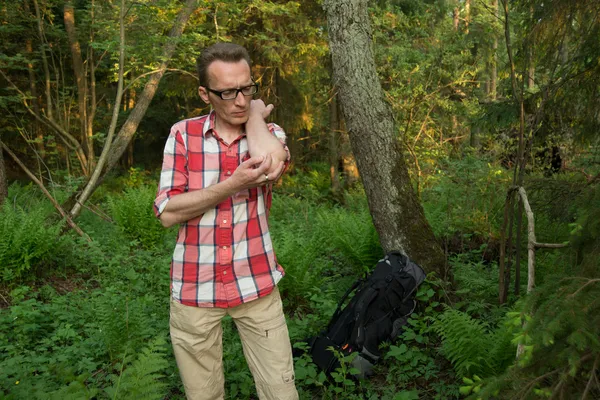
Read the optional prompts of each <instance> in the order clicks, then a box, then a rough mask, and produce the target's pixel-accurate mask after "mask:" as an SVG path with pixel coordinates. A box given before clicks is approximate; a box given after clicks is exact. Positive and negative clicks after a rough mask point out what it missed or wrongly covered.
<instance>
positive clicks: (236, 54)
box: [196, 42, 252, 87]
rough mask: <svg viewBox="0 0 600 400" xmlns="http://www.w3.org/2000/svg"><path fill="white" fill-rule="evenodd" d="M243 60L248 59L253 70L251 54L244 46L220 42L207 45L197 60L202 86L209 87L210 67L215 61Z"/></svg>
mask: <svg viewBox="0 0 600 400" xmlns="http://www.w3.org/2000/svg"><path fill="white" fill-rule="evenodd" d="M241 60H246V62H247V63H248V66H249V67H250V70H251V71H252V63H251V62H250V55H249V54H248V51H247V50H246V49H245V48H244V47H243V46H240V45H239V44H234V43H224V42H220V43H216V44H213V45H212V46H209V47H207V48H206V49H204V50H203V51H202V54H200V57H198V59H197V60H196V66H197V68H198V79H199V80H200V86H204V87H208V67H209V65H210V64H211V63H212V62H213V61H225V62H238V61H241Z"/></svg>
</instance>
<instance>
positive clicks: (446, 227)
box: [422, 155, 510, 237]
mask: <svg viewBox="0 0 600 400" xmlns="http://www.w3.org/2000/svg"><path fill="white" fill-rule="evenodd" d="M441 167H442V168H441V169H439V170H438V171H437V174H436V175H434V176H432V177H431V178H430V182H428V186H427V187H426V188H425V189H424V190H423V193H422V199H423V208H424V210H425V215H426V216H427V220H428V221H429V223H430V224H431V227H432V229H433V231H434V233H435V234H436V236H442V237H451V236H452V235H454V234H455V233H456V232H465V233H472V234H475V235H479V236H483V237H487V236H490V235H497V232H498V231H499V227H500V225H501V221H502V209H503V208H502V207H503V203H504V199H505V197H506V196H504V195H498V194H499V193H500V194H501V193H503V192H505V191H506V185H507V183H508V182H509V179H510V178H509V174H508V172H507V171H505V170H503V169H502V168H501V167H499V166H497V165H494V164H492V163H490V162H489V161H486V160H485V159H482V158H479V157H475V156H473V155H468V156H466V157H464V158H462V159H459V160H448V161H446V162H444V163H442V165H441Z"/></svg>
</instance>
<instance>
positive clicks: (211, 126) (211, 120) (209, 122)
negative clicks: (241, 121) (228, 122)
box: [202, 110, 246, 137]
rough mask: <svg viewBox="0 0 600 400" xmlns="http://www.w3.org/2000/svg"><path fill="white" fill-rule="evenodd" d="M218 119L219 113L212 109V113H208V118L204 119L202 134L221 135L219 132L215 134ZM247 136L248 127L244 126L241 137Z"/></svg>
mask: <svg viewBox="0 0 600 400" xmlns="http://www.w3.org/2000/svg"><path fill="white" fill-rule="evenodd" d="M216 121H217V114H216V113H215V110H210V114H208V118H206V120H205V121H204V126H203V127H202V136H204V137H206V135H207V134H209V133H210V134H211V135H214V136H217V137H218V136H219V135H218V134H217V135H215V133H216V130H215V125H216ZM243 136H246V127H245V126H244V127H243V128H242V133H241V134H240V137H243Z"/></svg>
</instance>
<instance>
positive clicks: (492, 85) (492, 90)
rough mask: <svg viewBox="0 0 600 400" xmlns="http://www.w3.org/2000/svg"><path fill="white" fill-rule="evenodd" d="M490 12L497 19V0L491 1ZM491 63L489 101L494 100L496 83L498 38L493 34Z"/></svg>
mask: <svg viewBox="0 0 600 400" xmlns="http://www.w3.org/2000/svg"><path fill="white" fill-rule="evenodd" d="M492 10H493V11H494V17H496V18H498V0H492ZM492 52H493V54H492V62H491V64H490V92H489V95H490V99H491V100H496V96H497V94H496V91H497V89H496V88H497V82H498V37H497V35H496V34H495V33H494V42H493V43H492Z"/></svg>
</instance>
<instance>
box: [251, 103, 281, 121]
mask: <svg viewBox="0 0 600 400" xmlns="http://www.w3.org/2000/svg"><path fill="white" fill-rule="evenodd" d="M274 108H275V106H274V105H273V104H269V105H268V106H267V105H265V102H264V101H262V100H260V99H257V100H252V101H250V117H253V116H255V117H257V116H260V117H261V118H262V119H263V120H265V121H266V119H267V118H268V117H269V115H271V111H273V109H274Z"/></svg>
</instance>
